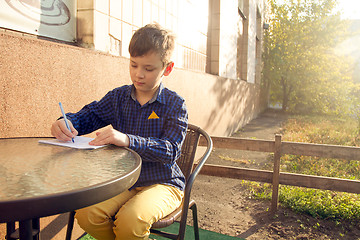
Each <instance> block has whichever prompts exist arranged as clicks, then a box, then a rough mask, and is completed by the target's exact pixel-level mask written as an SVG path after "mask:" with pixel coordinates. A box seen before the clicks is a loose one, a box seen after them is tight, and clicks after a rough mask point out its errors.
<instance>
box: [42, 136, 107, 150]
mask: <svg viewBox="0 0 360 240" xmlns="http://www.w3.org/2000/svg"><path fill="white" fill-rule="evenodd" d="M93 139H94V138H89V137H80V136H76V137H75V138H74V142H72V141H69V142H64V141H60V140H58V139H49V140H39V143H45V144H52V145H57V146H63V147H70V148H76V149H97V148H101V147H105V146H106V145H101V146H93V145H90V144H89V142H91V141H92V140H93Z"/></svg>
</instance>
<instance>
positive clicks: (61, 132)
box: [51, 119, 78, 141]
mask: <svg viewBox="0 0 360 240" xmlns="http://www.w3.org/2000/svg"><path fill="white" fill-rule="evenodd" d="M67 122H68V124H69V127H70V129H71V132H70V131H69V129H67V127H66V124H65V120H64V119H59V120H57V121H56V122H54V123H53V124H52V126H51V135H53V136H54V137H56V138H57V139H59V140H61V141H71V139H72V138H73V137H75V136H77V135H78V131H77V130H76V129H75V128H74V126H73V125H72V123H71V121H69V120H67Z"/></svg>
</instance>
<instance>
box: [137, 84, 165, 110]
mask: <svg viewBox="0 0 360 240" xmlns="http://www.w3.org/2000/svg"><path fill="white" fill-rule="evenodd" d="M159 88H160V86H158V87H157V88H155V89H154V90H153V91H139V90H137V89H136V88H135V96H136V100H137V101H138V102H139V103H140V105H141V106H142V105H144V104H145V103H147V102H149V101H150V100H151V99H152V98H153V97H155V95H157V94H158V92H159Z"/></svg>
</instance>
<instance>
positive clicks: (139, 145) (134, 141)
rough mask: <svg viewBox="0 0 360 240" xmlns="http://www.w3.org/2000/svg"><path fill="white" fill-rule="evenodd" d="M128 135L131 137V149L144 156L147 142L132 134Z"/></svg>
mask: <svg viewBox="0 0 360 240" xmlns="http://www.w3.org/2000/svg"><path fill="white" fill-rule="evenodd" d="M126 135H127V136H128V137H129V148H130V149H131V150H134V151H135V152H137V153H138V154H142V153H143V152H144V149H145V148H144V145H145V141H144V140H143V139H142V138H141V137H139V136H135V135H131V134H126Z"/></svg>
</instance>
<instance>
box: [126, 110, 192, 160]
mask: <svg viewBox="0 0 360 240" xmlns="http://www.w3.org/2000/svg"><path fill="white" fill-rule="evenodd" d="M187 123H188V114H187V109H186V106H185V103H183V104H182V105H180V107H179V108H178V109H177V110H175V111H174V112H173V114H171V117H169V118H168V119H167V120H166V123H165V127H164V134H163V135H162V137H161V138H154V137H149V138H145V137H140V136H136V135H131V134H127V135H128V137H129V148H131V149H133V150H134V151H136V152H137V153H139V155H140V156H141V158H142V160H143V161H156V162H163V163H166V164H169V163H172V162H174V161H175V160H176V159H178V157H179V156H180V153H181V146H182V143H183V141H184V139H185V136H186V130H187Z"/></svg>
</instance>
